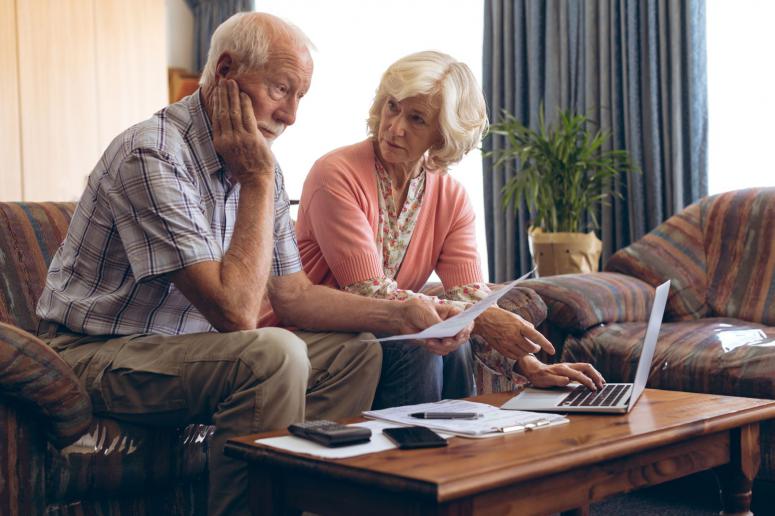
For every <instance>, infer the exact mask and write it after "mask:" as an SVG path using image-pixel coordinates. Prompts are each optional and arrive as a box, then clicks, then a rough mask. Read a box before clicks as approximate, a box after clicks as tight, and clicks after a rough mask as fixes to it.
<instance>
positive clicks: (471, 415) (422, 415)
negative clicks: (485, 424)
mask: <svg viewBox="0 0 775 516" xmlns="http://www.w3.org/2000/svg"><path fill="white" fill-rule="evenodd" d="M410 415H411V416H412V417H414V418H417V419H478V418H480V417H482V415H481V414H479V413H477V412H415V413H414V414H410Z"/></svg>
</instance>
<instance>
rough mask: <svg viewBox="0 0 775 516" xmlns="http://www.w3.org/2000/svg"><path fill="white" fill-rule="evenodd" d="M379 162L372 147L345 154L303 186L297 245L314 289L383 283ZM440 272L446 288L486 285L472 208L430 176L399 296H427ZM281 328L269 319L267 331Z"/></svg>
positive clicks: (334, 156)
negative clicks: (426, 287)
mask: <svg viewBox="0 0 775 516" xmlns="http://www.w3.org/2000/svg"><path fill="white" fill-rule="evenodd" d="M375 159H376V157H375V155H374V149H373V147H372V142H371V140H365V141H362V142H360V143H356V144H355V145H350V146H347V147H342V148H339V149H336V150H334V151H331V152H329V153H328V154H326V155H325V156H323V157H322V158H320V159H319V160H318V161H317V162H315V164H314V165H313V166H312V170H310V172H309V175H308V176H307V178H306V180H305V181H304V188H303V191H302V194H301V203H300V207H299V215H298V220H297V222H296V238H297V241H298V244H299V251H300V252H301V260H302V263H303V264H304V271H305V272H306V273H307V276H308V277H309V279H310V281H312V283H315V284H323V285H328V286H331V287H334V288H340V287H344V286H347V285H351V284H353V283H357V282H359V281H364V280H367V279H369V278H374V277H380V276H383V275H384V273H383V270H382V255H381V253H379V252H378V250H377V247H376V244H375V240H376V234H377V224H378V220H379V201H378V197H377V196H378V193H377V181H376V172H375V171H374V160H375ZM434 269H435V270H436V273H437V274H438V276H439V278H440V279H441V281H442V283H443V284H444V286H445V288H450V287H454V286H458V285H465V284H468V283H477V282H482V281H483V278H482V272H481V266H480V263H479V255H478V253H477V251H476V234H475V230H474V212H473V209H472V208H471V203H470V202H469V200H468V196H467V195H466V192H465V190H464V189H463V187H462V186H461V185H460V183H458V182H457V181H455V180H454V179H452V177H450V176H449V175H448V174H440V173H429V174H427V176H426V179H425V193H424V196H423V201H422V206H421V207H420V214H419V216H418V219H417V225H416V226H415V228H414V233H413V234H412V239H411V242H410V243H409V247H408V248H407V250H406V255H405V256H404V260H403V262H402V264H401V268H400V269H399V271H398V275H397V276H396V278H395V279H396V282H397V283H398V288H401V289H405V290H414V291H418V290H420V289H421V288H422V286H423V285H424V284H425V282H426V281H427V280H428V277H429V276H430V274H431V272H432V271H433V270H434ZM265 319H266V320H265ZM276 321H277V319H276V318H271V320H270V319H267V318H266V317H263V316H262V325H266V324H276Z"/></svg>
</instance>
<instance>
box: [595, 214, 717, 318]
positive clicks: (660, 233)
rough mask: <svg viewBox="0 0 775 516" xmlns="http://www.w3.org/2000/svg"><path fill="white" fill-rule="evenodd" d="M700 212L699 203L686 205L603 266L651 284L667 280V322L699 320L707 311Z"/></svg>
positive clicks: (610, 270)
mask: <svg viewBox="0 0 775 516" xmlns="http://www.w3.org/2000/svg"><path fill="white" fill-rule="evenodd" d="M700 211H701V210H700V205H699V204H693V205H691V206H689V207H688V208H686V209H685V210H683V211H682V212H681V213H679V214H677V215H674V216H672V217H670V218H669V219H668V220H666V221H665V222H664V223H662V224H661V225H659V226H658V227H657V228H656V229H654V230H653V231H651V232H650V233H648V234H647V235H645V236H644V237H643V238H641V239H640V240H638V241H637V242H635V243H633V244H631V245H630V246H628V247H625V248H624V249H621V250H620V251H618V252H617V253H616V254H614V255H613V256H612V257H611V258H610V259H609V260H608V263H606V266H605V270H606V271H609V272H618V273H621V274H626V275H628V276H633V277H635V278H638V279H640V280H643V281H645V282H646V283H649V284H650V285H654V286H656V285H659V284H660V283H663V282H664V281H665V280H668V279H669V280H670V281H671V284H670V298H669V299H668V302H667V306H666V307H665V320H667V321H681V320H691V319H698V318H700V317H704V316H705V315H707V314H708V312H709V309H708V303H707V296H706V294H707V290H708V286H707V270H706V263H705V248H704V244H703V233H702V229H701V221H700Z"/></svg>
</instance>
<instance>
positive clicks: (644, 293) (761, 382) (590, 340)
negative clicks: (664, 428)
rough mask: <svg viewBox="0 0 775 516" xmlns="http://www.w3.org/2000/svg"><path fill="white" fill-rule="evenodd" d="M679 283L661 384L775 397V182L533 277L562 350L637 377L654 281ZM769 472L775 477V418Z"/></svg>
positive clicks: (765, 468) (765, 464)
mask: <svg viewBox="0 0 775 516" xmlns="http://www.w3.org/2000/svg"><path fill="white" fill-rule="evenodd" d="M666 279H670V280H671V282H672V283H671V288H670V295H669V298H668V303H667V308H666V311H665V317H664V323H663V325H662V329H661V332H660V336H659V342H658V345H657V351H656V356H655V357H654V361H653V364H652V369H651V373H650V376H649V383H648V386H649V387H654V388H659V389H671V390H683V391H693V392H707V393H715V394H727V395H732V396H750V397H758V398H769V399H774V398H775V188H759V189H749V190H740V191H735V192H728V193H724V194H720V195H716V196H713V197H707V198H704V199H702V200H700V201H699V202H697V203H696V204H693V205H691V206H689V207H688V208H686V209H685V210H683V211H682V212H681V213H679V214H677V215H675V216H673V217H671V218H670V219H668V220H667V221H665V222H664V223H663V224H662V225H660V226H659V227H657V228H656V229H654V230H653V231H652V232H651V233H649V234H647V235H646V236H644V237H643V238H641V239H640V240H638V241H637V242H635V243H633V244H632V245H630V246H629V247H627V248H625V249H622V250H620V251H619V252H617V253H616V254H615V255H614V256H612V257H611V259H610V260H609V261H608V263H607V264H606V267H605V272H601V273H594V274H569V275H564V276H553V277H548V278H542V279H537V280H531V281H529V282H526V283H525V284H524V285H525V286H529V287H530V288H532V289H534V290H535V291H536V292H537V293H538V294H539V295H540V296H541V297H542V298H543V300H544V301H545V302H546V305H547V308H548V315H547V323H546V325H545V326H546V332H547V333H548V334H549V335H550V336H551V337H552V339H553V341H554V342H555V344H557V345H561V346H562V358H563V359H564V360H573V361H589V362H592V363H593V364H595V366H596V367H597V368H598V369H599V370H600V371H601V372H602V373H603V374H604V375H605V376H606V378H607V379H608V380H609V381H614V382H615V381H632V378H633V377H634V374H635V367H636V365H637V360H638V357H639V356H640V346H641V343H642V338H643V334H644V332H645V327H646V321H647V319H648V314H649V311H650V309H651V303H652V300H653V296H654V286H656V285H658V284H659V283H662V282H663V281H664V280H666ZM761 446H762V463H761V469H760V472H759V478H761V479H766V480H768V481H775V421H770V422H767V423H765V424H764V425H763V426H762V434H761Z"/></svg>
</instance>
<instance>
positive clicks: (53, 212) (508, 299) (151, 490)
mask: <svg viewBox="0 0 775 516" xmlns="http://www.w3.org/2000/svg"><path fill="white" fill-rule="evenodd" d="M74 208H75V205H74V204H72V203H52V202H43V203H32V202H29V203H2V202H0V271H1V272H2V276H1V277H2V281H1V282H0V515H3V516H6V515H8V516H16V515H21V516H28V515H39V514H47V515H49V516H59V515H68V516H69V515H72V516H76V515H77V516H81V515H91V514H99V515H104V516H108V515H119V514H120V515H146V514H159V515H187V514H205V513H206V506H207V446H208V441H209V438H210V435H211V434H212V430H213V428H212V427H211V426H208V425H205V424H194V425H189V426H187V427H185V428H167V427H152V426H141V425H136V424H129V423H126V422H122V421H118V420H116V419H111V418H108V417H102V416H99V415H95V414H93V413H92V407H91V403H90V400H89V396H88V395H87V394H86V392H85V391H84V389H83V387H82V386H81V384H80V383H79V381H78V379H77V378H76V377H75V375H74V373H73V371H72V370H71V368H70V367H69V366H68V365H67V364H66V363H65V362H64V361H63V360H62V359H61V358H59V356H58V355H57V354H56V353H54V352H53V351H52V350H51V349H50V348H49V347H48V346H47V345H46V344H45V343H44V342H42V341H41V340H40V339H38V338H37V337H36V334H37V330H38V324H39V320H38V318H37V317H36V316H35V305H36V303H37V299H38V296H39V295H40V292H41V291H42V289H43V285H44V282H45V278H46V273H47V270H48V264H49V263H50V261H51V259H52V257H53V255H54V253H55V252H56V250H57V248H58V246H59V244H60V242H61V241H62V240H63V239H64V237H65V234H66V232H67V226H68V224H69V221H70V217H71V216H72V213H73V210H74ZM429 288H430V289H431V290H432V287H429ZM499 303H500V304H501V306H502V307H504V308H506V309H510V310H512V311H514V312H516V313H519V314H520V315H522V316H523V317H525V318H527V319H528V320H531V321H533V322H535V323H540V322H541V321H542V320H543V318H544V317H545V315H546V305H545V304H544V303H543V301H542V300H541V298H540V297H538V295H537V294H535V293H534V292H532V291H531V290H529V289H521V288H515V289H513V290H512V291H511V292H509V293H508V294H506V295H505V296H504V297H503V298H501V300H500V301H499ZM477 338H478V337H477ZM475 371H476V384H477V386H478V388H479V390H480V391H481V392H492V391H500V390H504V389H507V388H510V384H509V383H508V382H507V381H505V380H504V379H503V377H501V376H499V375H497V374H494V373H493V372H492V371H489V370H487V369H486V368H484V367H482V366H477V367H476V369H475Z"/></svg>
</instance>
